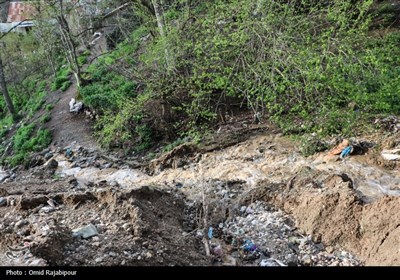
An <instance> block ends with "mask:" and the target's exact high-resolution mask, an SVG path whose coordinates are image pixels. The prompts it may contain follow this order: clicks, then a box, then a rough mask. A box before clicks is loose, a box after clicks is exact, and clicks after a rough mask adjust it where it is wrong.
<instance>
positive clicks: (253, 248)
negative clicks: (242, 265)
mask: <svg viewBox="0 0 400 280" xmlns="http://www.w3.org/2000/svg"><path fill="white" fill-rule="evenodd" d="M243 249H244V250H245V251H250V252H254V251H256V250H257V246H256V245H255V244H254V243H253V242H251V241H250V240H246V241H245V243H244V245H243Z"/></svg>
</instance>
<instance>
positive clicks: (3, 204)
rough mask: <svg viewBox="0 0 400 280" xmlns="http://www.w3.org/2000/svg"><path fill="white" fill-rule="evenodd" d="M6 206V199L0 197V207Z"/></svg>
mask: <svg viewBox="0 0 400 280" xmlns="http://www.w3.org/2000/svg"><path fill="white" fill-rule="evenodd" d="M6 205H7V198H4V197H0V207H1V206H6Z"/></svg>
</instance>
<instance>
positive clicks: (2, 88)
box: [0, 57, 17, 120]
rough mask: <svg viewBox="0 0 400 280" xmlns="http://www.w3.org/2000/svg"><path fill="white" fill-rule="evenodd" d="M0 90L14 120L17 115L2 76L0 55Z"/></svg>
mask: <svg viewBox="0 0 400 280" xmlns="http://www.w3.org/2000/svg"><path fill="white" fill-rule="evenodd" d="M0 91H1V92H2V93H3V96H4V100H5V101H6V105H7V109H8V111H9V112H10V114H11V116H12V117H13V119H14V120H15V119H16V116H17V115H16V113H15V109H14V105H13V103H12V100H11V98H10V95H9V93H8V89H7V84H6V79H5V78H4V69H3V61H2V60H1V57H0Z"/></svg>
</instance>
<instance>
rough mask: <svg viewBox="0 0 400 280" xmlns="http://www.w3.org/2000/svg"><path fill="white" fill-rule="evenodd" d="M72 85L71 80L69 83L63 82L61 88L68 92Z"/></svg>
mask: <svg viewBox="0 0 400 280" xmlns="http://www.w3.org/2000/svg"><path fill="white" fill-rule="evenodd" d="M71 84H72V83H71V81H70V80H67V81H65V82H63V83H62V85H61V87H60V89H61V91H66V90H67V89H68V88H69V87H70V86H71Z"/></svg>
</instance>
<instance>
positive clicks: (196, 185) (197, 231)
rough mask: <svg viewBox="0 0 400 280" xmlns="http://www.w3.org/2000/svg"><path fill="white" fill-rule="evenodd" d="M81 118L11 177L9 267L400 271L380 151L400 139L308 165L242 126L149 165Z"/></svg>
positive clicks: (0, 198) (4, 218) (288, 144)
mask: <svg viewBox="0 0 400 280" xmlns="http://www.w3.org/2000/svg"><path fill="white" fill-rule="evenodd" d="M66 94H72V93H69V92H67V93H66ZM63 99H65V100H67V98H65V97H64V98H63ZM60 109H61V108H60ZM65 110H67V108H66V109H65ZM68 114H69V113H67V111H66V112H65V114H64V115H62V114H61V113H60V116H62V118H65V119H68V120H69V121H70V122H71V125H66V126H65V127H64V128H63V131H62V132H58V133H57V134H56V137H55V138H54V139H55V141H56V142H55V143H53V145H52V148H50V149H48V150H46V151H43V152H42V153H40V154H38V155H36V156H35V157H33V158H32V162H33V164H32V166H34V167H32V168H30V169H29V170H20V171H18V170H14V172H13V171H4V172H2V173H1V174H2V178H3V179H1V180H2V181H3V182H2V184H1V186H0V217H1V218H0V232H1V234H0V262H1V263H2V264H3V265H7V266H12V265H18V266H36V265H77V266H80V265H85V266H86V265H89V266H99V265H101V266H110V265H112V266H115V265H127V266H136V265H140V266H142V265H146V266H149V265H150V266H151V265H168V266H170V265H184V266H191V265H196V266H199V265H200V266H210V265H214V266H215V265H217V266H221V265H222V266H236V265H238V266H360V265H399V264H400V250H399V248H400V247H399V245H400V214H399V213H400V197H399V195H400V176H399V164H398V161H388V160H385V159H383V158H382V156H381V155H380V154H379V151H378V150H377V149H376V148H374V147H377V146H378V144H379V147H381V148H387V149H395V148H398V147H399V143H398V142H399V141H398V140H396V139H399V132H398V131H396V132H392V133H388V134H387V135H386V136H384V137H382V136H379V137H378V136H377V135H370V136H369V137H365V138H359V139H353V142H357V143H359V145H361V144H360V143H364V144H363V147H364V148H363V150H362V151H361V152H360V153H359V155H351V156H350V157H348V158H344V159H339V158H338V156H332V155H329V153H328V152H324V153H320V154H316V155H314V156H312V157H304V156H302V155H301V154H300V152H299V147H298V146H296V145H295V142H293V141H291V140H289V139H288V138H287V137H284V136H282V135H281V134H280V133H279V131H278V130H276V129H275V128H273V126H271V125H267V124H259V125H252V124H251V121H250V120H246V119H243V120H242V121H241V122H238V121H236V122H234V123H228V124H225V125H224V126H222V127H221V129H220V132H221V131H223V133H219V134H218V133H217V134H215V136H214V137H213V138H212V139H208V140H207V141H205V143H204V144H203V145H201V146H200V147H196V146H194V145H192V144H190V143H186V144H183V145H181V146H178V147H176V148H175V149H173V150H172V151H170V152H169V153H166V154H164V155H162V156H160V157H159V158H157V159H155V160H152V161H150V162H144V161H141V158H135V157H130V158H117V157H115V156H112V155H107V154H106V153H105V152H104V151H101V150H99V149H98V148H97V145H96V144H94V142H93V140H91V141H92V144H91V143H88V139H92V138H91V135H90V127H89V125H90V123H89V122H87V121H86V120H85V118H84V117H83V115H73V114H70V115H68ZM76 119H77V120H78V121H77V123H79V125H80V126H85V127H84V128H80V134H83V135H79V137H77V136H76V135H77V134H76V133H75V132H74V130H73V129H71V128H72V127H73V126H74V124H73V123H74V121H75V120H76ZM60 139H62V140H64V142H63V141H61V142H60ZM80 140H82V142H80ZM66 141H71V143H70V144H69V145H66V146H60V145H59V143H65V142H66ZM339 142H340V139H332V143H331V145H332V146H334V145H335V144H338V143H339ZM365 143H369V144H368V145H367V144H365ZM385 145H386V146H385ZM57 147H58V148H57ZM365 147H369V148H365ZM132 162H136V163H137V167H136V168H133V167H135V166H134V164H132ZM82 228H85V229H84V230H82Z"/></svg>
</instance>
